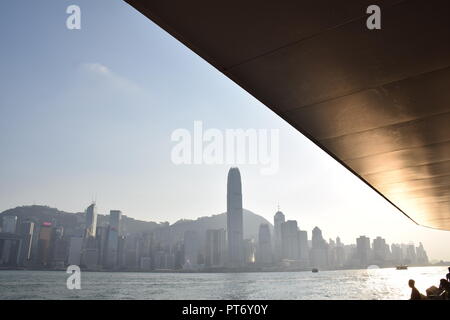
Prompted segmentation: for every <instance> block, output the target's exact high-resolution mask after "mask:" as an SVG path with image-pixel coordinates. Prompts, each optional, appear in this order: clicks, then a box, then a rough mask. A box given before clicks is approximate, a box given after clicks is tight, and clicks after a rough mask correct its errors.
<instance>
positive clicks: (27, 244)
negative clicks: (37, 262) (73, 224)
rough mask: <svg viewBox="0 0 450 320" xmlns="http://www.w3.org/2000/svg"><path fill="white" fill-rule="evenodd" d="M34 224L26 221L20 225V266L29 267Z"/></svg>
mask: <svg viewBox="0 0 450 320" xmlns="http://www.w3.org/2000/svg"><path fill="white" fill-rule="evenodd" d="M33 232H34V222H31V221H26V222H23V223H22V224H21V225H20V231H19V234H20V235H21V236H22V238H23V240H22V248H21V250H20V258H19V260H20V263H19V264H20V265H22V266H24V265H29V264H30V263H31V258H32V256H31V248H32V244H33Z"/></svg>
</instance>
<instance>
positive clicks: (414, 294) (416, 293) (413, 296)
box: [408, 279, 422, 300]
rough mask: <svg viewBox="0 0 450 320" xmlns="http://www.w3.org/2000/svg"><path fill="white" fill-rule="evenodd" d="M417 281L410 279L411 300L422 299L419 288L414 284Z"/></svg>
mask: <svg viewBox="0 0 450 320" xmlns="http://www.w3.org/2000/svg"><path fill="white" fill-rule="evenodd" d="M415 283H416V282H415V281H414V280H412V279H411V280H409V281H408V285H409V287H410V288H411V299H410V300H421V299H422V296H421V295H420V292H419V290H417V288H416V287H415V286H414V285H415Z"/></svg>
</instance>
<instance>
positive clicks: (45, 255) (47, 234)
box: [38, 222, 53, 266]
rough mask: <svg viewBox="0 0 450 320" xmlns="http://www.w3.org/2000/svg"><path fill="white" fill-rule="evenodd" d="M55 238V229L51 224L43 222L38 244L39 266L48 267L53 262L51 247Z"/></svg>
mask: <svg viewBox="0 0 450 320" xmlns="http://www.w3.org/2000/svg"><path fill="white" fill-rule="evenodd" d="M52 236H53V227H52V223H51V222H43V223H42V225H41V229H40V231H39V240H38V241H39V242H38V264H39V265H40V266H48V265H49V263H50V260H51V251H50V246H51V242H52Z"/></svg>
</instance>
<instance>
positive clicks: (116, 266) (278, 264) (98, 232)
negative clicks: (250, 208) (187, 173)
mask: <svg viewBox="0 0 450 320" xmlns="http://www.w3.org/2000/svg"><path fill="white" fill-rule="evenodd" d="M226 198H227V212H226V229H223V228H221V229H206V230H203V233H204V234H205V235H206V238H203V236H202V235H199V234H198V232H197V231H195V230H193V229H187V230H185V231H184V234H182V236H181V237H174V235H173V234H172V232H171V231H170V225H169V224H161V225H158V226H157V227H156V228H154V229H153V230H152V229H149V230H143V231H141V232H138V233H128V232H125V231H124V226H123V223H122V217H123V215H122V211H120V210H110V213H109V216H108V218H109V221H108V223H107V224H106V223H103V224H101V225H97V217H98V215H97V209H96V203H92V204H91V205H89V206H88V207H87V208H86V210H85V212H84V214H83V216H82V217H83V219H82V220H76V221H72V222H71V223H69V222H68V221H66V220H60V219H56V220H54V219H50V220H49V219H48V218H36V217H33V216H25V217H24V216H21V217H20V219H18V216H15V215H11V214H6V215H5V214H3V215H2V219H1V222H2V224H1V230H0V266H3V267H26V268H27V267H28V268H30V267H31V268H46V269H61V268H65V267H67V266H69V265H77V266H81V267H82V268H84V269H87V270H97V271H98V270H141V271H154V270H160V269H162V270H185V271H204V270H218V271H226V270H228V271H233V270H234V271H261V270H263V271H282V270H285V271H287V270H303V271H304V270H307V269H308V268H312V269H313V270H314V269H321V270H333V269H354V268H367V267H369V266H371V265H377V266H379V267H392V266H395V265H404V264H412V265H419V266H420V265H423V266H425V265H429V259H428V255H427V253H426V251H425V249H424V247H423V245H422V243H419V245H418V246H417V247H416V246H415V244H395V243H393V244H391V245H388V244H387V243H386V240H385V239H384V238H382V237H380V236H377V238H375V239H374V240H373V242H372V244H371V242H370V238H369V237H366V236H360V237H358V238H357V239H356V245H355V244H350V245H348V244H347V245H345V244H344V243H342V242H341V239H340V238H339V236H338V237H336V241H334V240H333V239H331V238H330V239H329V240H328V241H327V240H325V239H324V237H323V234H322V230H321V229H320V228H319V227H317V226H316V227H314V229H312V231H311V237H308V232H307V231H306V230H302V229H303V228H302V229H300V226H299V225H298V222H297V220H286V217H285V215H284V213H283V212H281V211H280V209H279V208H278V211H277V212H276V213H275V214H274V216H273V221H274V223H273V226H274V227H273V234H272V233H271V230H270V229H271V228H270V223H261V224H260V225H259V230H258V234H257V235H253V236H251V237H250V238H245V239H244V222H243V208H242V201H243V192H242V182H241V175H240V171H239V169H238V168H237V167H232V168H230V169H229V171H228V177H227V194H226ZM94 226H96V227H95V231H94ZM201 239H204V241H201ZM226 244H228V245H226ZM211 268H213V269H211ZM217 268H218V269H217ZM224 268H225V269H224ZM255 268H257V269H255ZM261 268H263V269H261Z"/></svg>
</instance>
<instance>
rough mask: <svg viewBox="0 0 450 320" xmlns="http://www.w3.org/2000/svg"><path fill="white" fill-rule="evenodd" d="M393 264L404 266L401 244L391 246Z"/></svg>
mask: <svg viewBox="0 0 450 320" xmlns="http://www.w3.org/2000/svg"><path fill="white" fill-rule="evenodd" d="M391 252H392V262H393V263H395V264H397V265H399V264H403V252H402V247H401V245H399V244H395V243H393V244H391Z"/></svg>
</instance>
